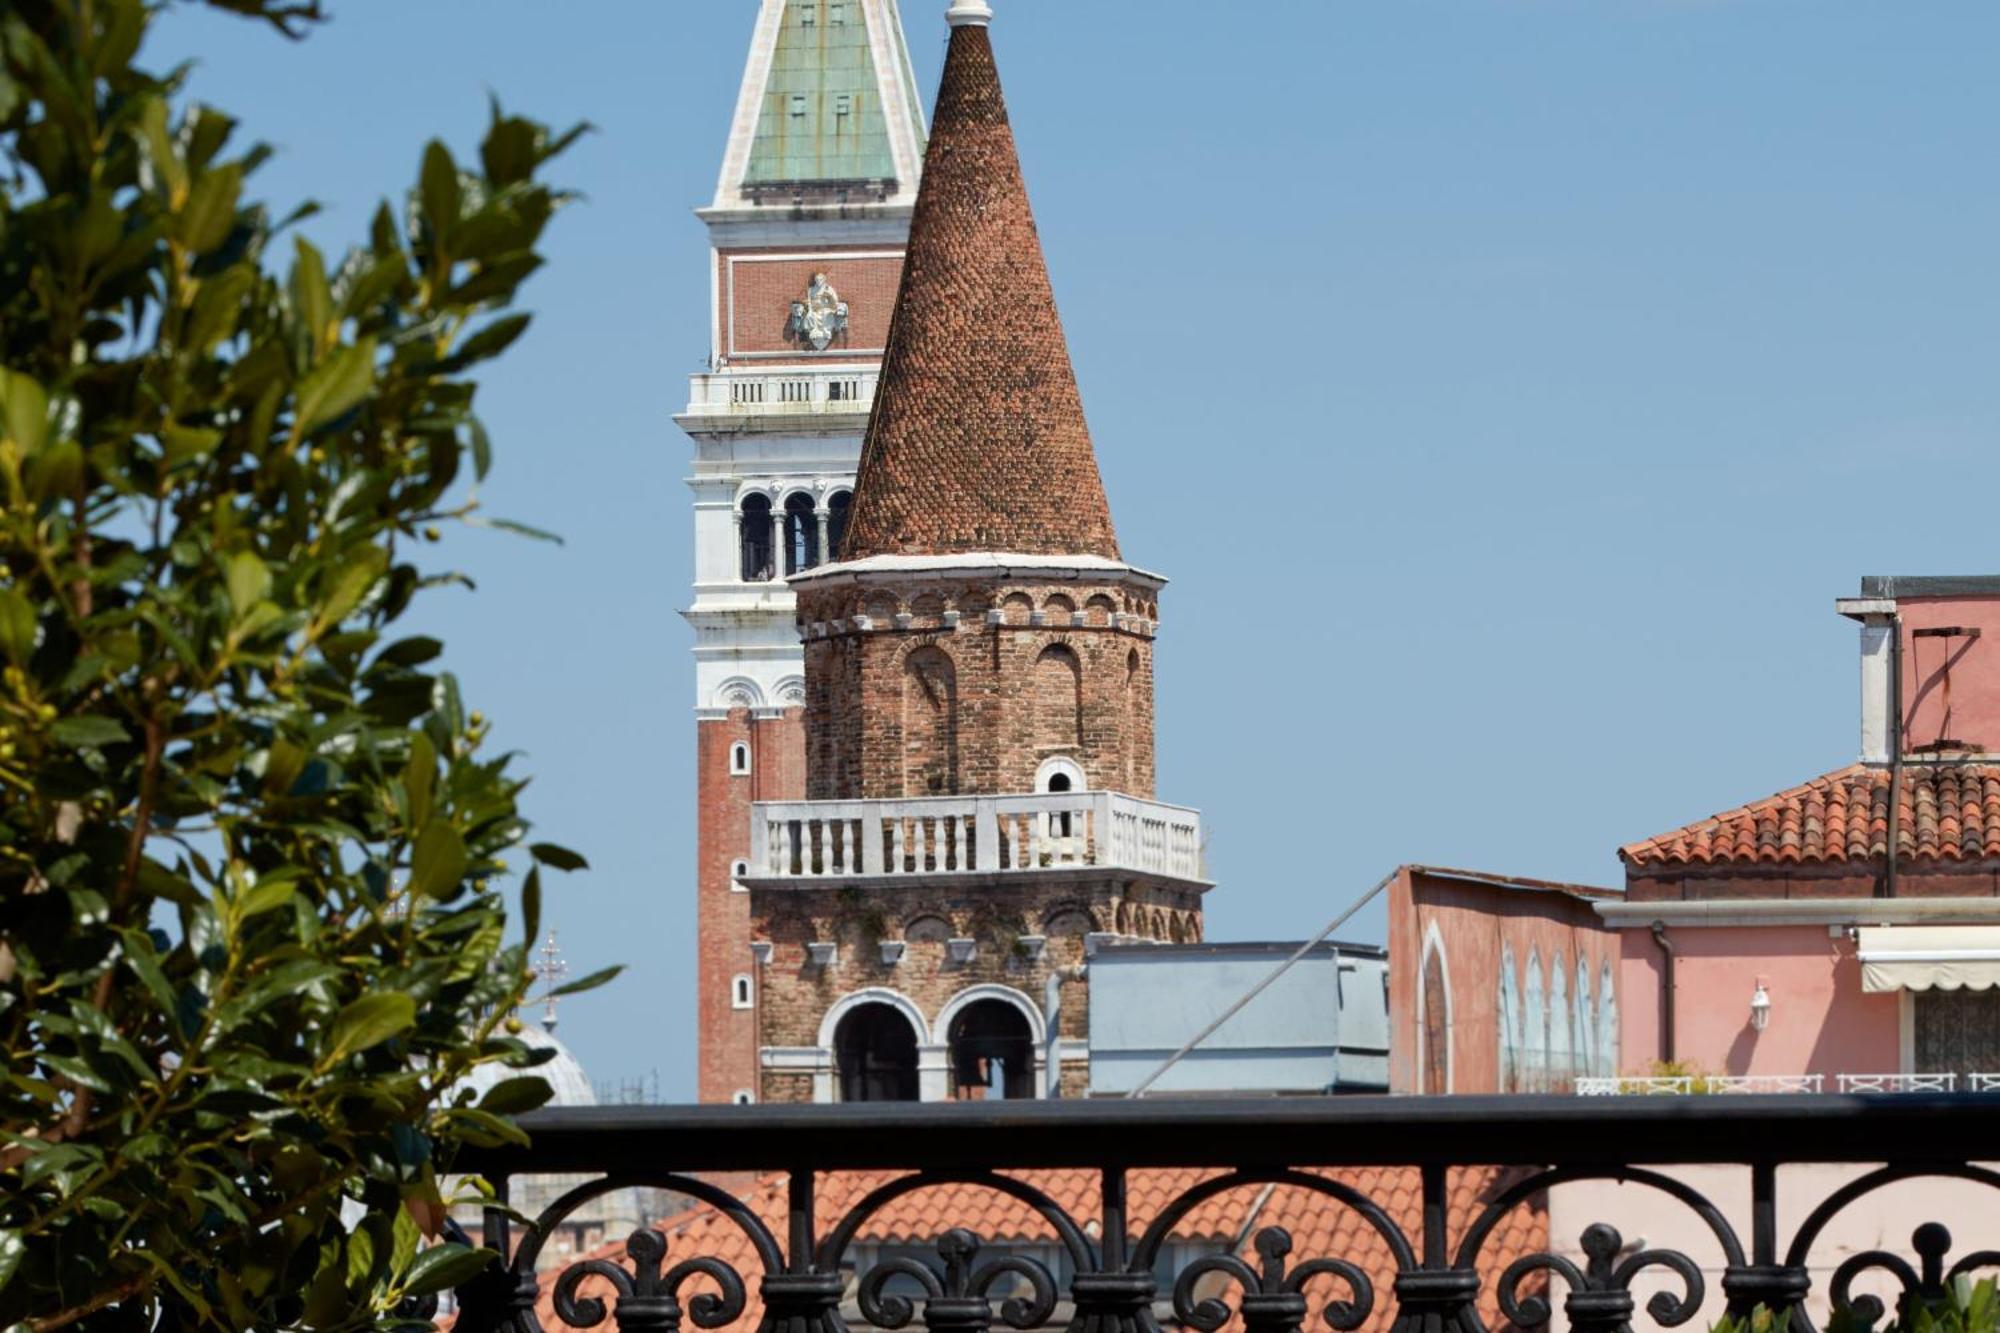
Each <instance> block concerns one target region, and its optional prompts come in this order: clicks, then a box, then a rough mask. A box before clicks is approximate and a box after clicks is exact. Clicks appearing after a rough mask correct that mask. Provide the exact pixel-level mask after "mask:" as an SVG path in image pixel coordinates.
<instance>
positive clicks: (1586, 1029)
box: [1570, 952, 1603, 1074]
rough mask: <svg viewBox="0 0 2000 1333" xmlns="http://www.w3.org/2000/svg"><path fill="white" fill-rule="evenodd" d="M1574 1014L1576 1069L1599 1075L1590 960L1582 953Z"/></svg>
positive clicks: (1573, 998)
mask: <svg viewBox="0 0 2000 1333" xmlns="http://www.w3.org/2000/svg"><path fill="white" fill-rule="evenodd" d="M1570 1003H1571V1005H1572V1010H1571V1012H1572V1014H1573V1015H1574V1017H1573V1018H1572V1019H1571V1021H1570V1031H1571V1032H1573V1033H1575V1034H1576V1062H1575V1064H1576V1068H1575V1072H1576V1073H1578V1074H1598V1073H1602V1072H1603V1071H1602V1070H1600V1069H1599V1068H1598V1067H1597V1064H1598V1055H1597V1013H1596V1011H1595V1010H1594V1009H1592V1008H1591V1004H1590V960H1589V959H1588V958H1585V957H1584V956H1583V954H1582V953H1580V952H1579V953H1578V954H1577V956H1576V994H1575V995H1574V996H1572V997H1571V1000H1570Z"/></svg>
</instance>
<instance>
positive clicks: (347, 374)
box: [292, 338, 375, 439]
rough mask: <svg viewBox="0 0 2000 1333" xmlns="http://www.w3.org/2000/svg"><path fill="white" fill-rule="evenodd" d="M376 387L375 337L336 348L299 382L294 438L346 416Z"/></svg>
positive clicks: (308, 433)
mask: <svg viewBox="0 0 2000 1333" xmlns="http://www.w3.org/2000/svg"><path fill="white" fill-rule="evenodd" d="M374 387H375V340H374V339H373V338H363V339H362V340H361V341H360V342H357V343H350V344H348V345H347V346H345V347H340V348H337V349H336V350H335V351H334V352H333V353H332V355H330V356H328V357H327V359H326V360H324V361H322V362H320V364H319V365H318V367H316V368H315V369H314V370H313V372H312V374H310V375H308V376H306V377H305V379H304V381H302V382H301V383H300V385H299V395H298V402H297V404H296V405H295V406H294V408H293V412H294V419H295V421H296V422H297V424H296V425H295V426H294V427H293V429H292V435H293V438H294V439H303V438H304V437H306V436H308V435H310V434H312V433H313V432H314V431H316V430H318V429H319V428H320V427H321V426H324V425H325V424H326V423H327V422H329V421H332V420H334V419H335V418H336V417H340V416H343V415H345V414H346V413H347V412H349V411H351V410H352V409H353V408H354V407H355V405H356V404H358V403H360V402H361V401H362V400H363V399H365V398H366V397H368V394H369V392H370V391H371V390H373V389H374Z"/></svg>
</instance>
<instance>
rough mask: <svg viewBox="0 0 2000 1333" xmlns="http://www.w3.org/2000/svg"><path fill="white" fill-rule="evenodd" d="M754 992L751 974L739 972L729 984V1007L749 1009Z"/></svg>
mask: <svg viewBox="0 0 2000 1333" xmlns="http://www.w3.org/2000/svg"><path fill="white" fill-rule="evenodd" d="M753 995H754V992H753V991H752V990H751V989H750V974H749V973H748V972H739V973H737V974H736V976H735V978H734V979H732V980H731V981H730V983H729V1007H730V1008H732V1009H748V1008H749V1007H750V1004H751V998H752V996H753Z"/></svg>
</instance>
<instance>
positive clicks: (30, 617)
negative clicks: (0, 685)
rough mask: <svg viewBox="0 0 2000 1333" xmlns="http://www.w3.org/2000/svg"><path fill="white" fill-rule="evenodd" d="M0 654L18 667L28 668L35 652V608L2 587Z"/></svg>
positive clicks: (11, 590) (12, 591)
mask: <svg viewBox="0 0 2000 1333" xmlns="http://www.w3.org/2000/svg"><path fill="white" fill-rule="evenodd" d="M0 652H4V653H6V654H7V660H8V661H10V662H12V663H14V665H16V666H26V665H27V664H28V659H29V658H30V657H31V656H33V655H34V652H35V608H34V607H32V606H30V605H28V599H27V598H25V597H23V596H21V594H20V593H18V592H16V591H15V590H14V589H12V588H6V587H0Z"/></svg>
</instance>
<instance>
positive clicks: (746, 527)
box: [743, 495, 778, 583]
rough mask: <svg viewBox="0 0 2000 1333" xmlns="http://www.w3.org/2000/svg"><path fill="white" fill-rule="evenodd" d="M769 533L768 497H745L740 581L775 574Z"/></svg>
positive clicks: (768, 577) (769, 507) (763, 577)
mask: <svg viewBox="0 0 2000 1333" xmlns="http://www.w3.org/2000/svg"><path fill="white" fill-rule="evenodd" d="M771 538H772V532H771V497H770V496H768V495H750V496H745V497H744V500H743V581H744V582H745V583H762V582H764V581H765V580H766V579H770V578H774V577H776V576H777V572H778V566H777V563H776V560H775V559H774V553H775V547H774V545H773V543H772V540H771Z"/></svg>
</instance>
